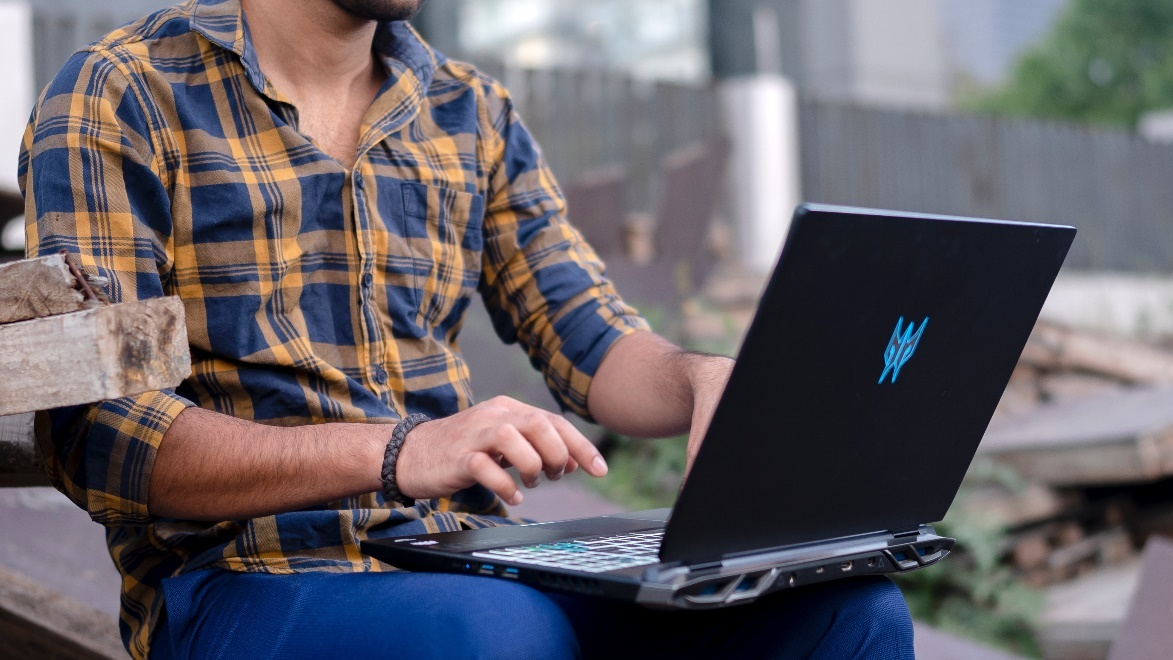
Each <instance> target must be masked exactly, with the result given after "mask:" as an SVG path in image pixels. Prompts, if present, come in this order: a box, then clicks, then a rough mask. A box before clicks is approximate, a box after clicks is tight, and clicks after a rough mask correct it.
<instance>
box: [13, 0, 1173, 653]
mask: <svg viewBox="0 0 1173 660" xmlns="http://www.w3.org/2000/svg"><path fill="white" fill-rule="evenodd" d="M167 4H169V3H168V2H166V1H165V0H120V1H119V2H117V3H113V2H110V3H97V2H92V1H90V0H35V1H31V2H30V1H26V0H0V34H2V35H3V37H2V38H0V89H2V90H4V91H3V92H2V94H0V145H3V150H4V151H3V153H7V154H8V163H9V165H8V166H7V167H0V248H2V249H3V252H2V253H0V258H2V259H14V258H19V256H21V254H22V252H23V218H22V217H21V214H22V208H23V205H22V202H21V200H20V196H19V193H18V191H17V189H16V165H15V163H16V153H17V147H18V144H19V140H20V136H21V133H22V132H23V129H24V124H25V122H26V120H27V117H28V113H29V110H30V108H31V107H32V104H33V101H34V99H35V96H36V94H37V93H38V92H39V90H41V89H42V88H43V87H44V86H45V85H46V84H47V82H48V81H49V80H50V78H51V77H52V76H53V74H54V72H55V71H56V70H57V68H58V67H59V66H60V65H61V64H62V63H63V62H64V61H65V59H66V58H67V57H68V56H69V55H70V54H71V53H72V52H73V51H74V50H75V49H77V48H78V47H80V46H83V45H85V44H86V43H89V42H91V41H93V40H94V39H96V38H98V37H100V36H101V35H102V34H104V33H105V32H107V31H109V30H111V29H112V28H114V27H116V26H118V25H120V24H122V23H125V22H128V21H131V20H134V19H136V18H138V17H139V16H142V15H144V14H146V13H149V12H151V11H154V10H156V9H159V8H161V7H163V6H166V5H167ZM414 23H415V24H416V26H417V28H418V29H419V30H420V31H421V33H423V34H424V36H425V37H426V38H427V39H428V40H429V41H430V42H431V43H432V45H433V46H435V47H436V48H437V49H439V50H441V51H442V52H444V53H446V54H447V55H448V56H450V57H454V58H458V59H463V60H468V61H471V62H473V63H475V64H477V65H478V66H479V67H481V68H482V69H483V70H484V71H486V72H488V73H489V74H491V75H493V76H495V77H497V78H498V79H500V80H501V81H503V82H504V84H505V85H506V87H507V88H508V89H509V90H510V91H511V93H512V94H513V97H514V100H515V103H516V106H517V108H518V110H519V112H520V113H521V116H522V118H523V120H524V121H525V122H526V124H527V125H528V126H529V127H530V129H531V131H532V132H533V133H534V134H535V136H536V137H537V138H538V140H539V142H540V143H541V144H542V147H543V150H544V153H545V156H546V158H547V159H548V161H549V163H550V164H551V166H552V168H553V170H554V172H555V174H556V175H557V176H558V179H559V181H560V183H561V185H562V187H563V189H564V192H565V193H566V195H567V198H568V200H569V214H570V219H571V221H572V222H573V223H575V224H576V225H578V226H579V227H580V229H581V230H582V231H583V232H584V234H586V236H587V237H588V239H590V241H591V242H592V244H594V245H595V247H596V248H597V250H598V251H599V253H600V254H601V255H602V256H603V257H604V259H605V260H606V262H607V264H608V270H609V272H610V274H611V275H612V277H613V279H614V280H615V281H616V283H617V285H618V286H619V289H620V292H621V293H623V294H624V295H625V297H627V298H628V299H629V300H631V301H633V302H634V303H635V304H636V305H637V306H638V307H640V309H641V310H642V311H643V312H644V313H645V314H646V315H647V316H648V318H649V319H650V320H651V321H652V323H653V324H654V325H655V326H656V328H657V330H659V331H660V332H662V333H664V334H666V335H667V336H669V337H671V338H673V339H674V340H676V341H678V342H680V343H682V344H684V345H686V346H689V347H692V348H697V349H703V350H709V351H716V352H722V353H726V354H731V355H732V354H734V353H735V352H736V350H737V346H738V343H739V342H740V339H741V333H742V332H743V331H744V329H745V326H746V323H747V322H748V320H749V318H750V317H751V315H752V312H753V309H754V306H755V304H756V300H757V296H758V295H759V293H760V290H761V287H762V285H763V283H764V278H765V275H766V274H767V273H768V271H769V268H770V266H771V265H772V263H773V260H774V258H775V256H776V255H777V253H778V250H779V248H780V246H781V243H782V241H783V239H784V236H785V232H786V228H787V223H788V218H789V214H790V212H791V210H792V209H793V207H794V206H795V205H796V204H797V203H799V202H800V201H810V202H825V203H835V204H849V205H857V206H870V207H879V208H894V209H901V210H907V211H923V212H935V213H946V214H955V215H969V216H984V217H996V218H1005V219H1013V220H1023V221H1028V222H1044V223H1047V222H1054V223H1064V224H1072V225H1075V226H1076V227H1078V228H1079V231H1080V233H1079V238H1078V239H1077V241H1076V244H1075V246H1074V248H1073V250H1072V252H1071V255H1070V257H1069V258H1068V261H1067V264H1066V266H1065V268H1064V272H1063V273H1062V275H1061V276H1060V280H1059V282H1058V283H1057V285H1056V287H1055V289H1054V291H1053V294H1052V296H1051V298H1050V299H1049V300H1048V303H1047V306H1046V309H1045V311H1044V315H1043V320H1042V321H1041V322H1040V325H1039V327H1038V328H1037V329H1036V332H1035V335H1034V336H1033V337H1032V340H1031V344H1030V345H1029V346H1028V349H1027V351H1026V352H1025V353H1024V354H1023V358H1022V361H1021V363H1020V366H1019V369H1018V370H1016V372H1015V376H1014V379H1013V380H1012V382H1011V385H1010V387H1009V388H1008V390H1007V393H1006V396H1005V397H1004V399H1003V402H1002V405H1001V406H1000V408H999V412H998V414H997V415H996V417H995V421H994V423H993V424H992V425H991V428H990V432H989V433H988V434H987V437H986V439H985V440H984V441H983V447H982V451H981V452H980V453H979V457H978V460H977V461H976V462H975V465H974V468H973V469H972V470H971V474H970V477H969V478H968V479H967V482H966V485H965V488H964V489H963V492H962V494H961V495H960V496H959V498H958V500H957V502H955V505H954V507H953V509H952V510H951V512H950V514H949V518H947V519H946V521H944V522H943V523H942V524H941V529H942V530H943V531H944V532H945V533H948V534H951V535H954V536H956V537H957V538H958V539H959V540H960V541H961V543H960V550H959V551H958V552H957V555H956V556H955V557H952V558H950V560H948V561H946V562H944V564H943V565H941V566H939V567H934V568H932V569H927V570H924V571H921V572H919V573H916V574H914V575H912V576H910V577H908V578H904V579H901V580H900V583H901V586H902V587H903V588H904V589H905V592H906V594H907V596H908V600H909V603H910V605H911V607H912V609H913V612H914V615H915V616H916V617H917V619H918V626H920V627H919V628H918V640H919V641H918V644H921V645H931V646H924V647H923V648H921V651H922V656H923V657H974V658H983V657H991V658H993V657H1007V656H1010V655H1017V656H1027V657H1038V656H1043V657H1053V658H1100V657H1106V656H1107V654H1108V653H1109V649H1110V648H1111V645H1112V644H1113V641H1114V640H1117V639H1118V638H1119V637H1120V636H1121V635H1127V634H1128V633H1127V632H1124V633H1122V632H1121V631H1122V630H1123V631H1127V630H1129V627H1128V626H1129V623H1128V622H1129V620H1130V612H1131V611H1132V610H1134V609H1135V607H1136V606H1135V605H1134V601H1136V600H1137V598H1138V597H1137V595H1136V594H1137V585H1138V584H1139V583H1141V582H1142V581H1143V580H1142V579H1141V577H1140V576H1141V574H1142V567H1143V566H1144V565H1145V562H1144V561H1143V558H1144V557H1145V556H1146V554H1145V548H1146V547H1147V546H1151V545H1152V543H1157V541H1154V539H1159V538H1161V537H1162V536H1169V535H1173V478H1171V475H1173V441H1171V440H1170V439H1169V438H1173V435H1171V433H1173V390H1171V389H1170V387H1171V386H1173V352H1171V349H1173V276H1171V274H1173V224H1171V223H1170V214H1171V212H1173V183H1171V182H1173V0H884V1H883V2H880V1H879V0H574V1H571V0H429V1H428V2H427V3H426V5H425V9H424V11H423V12H422V13H421V14H420V16H418V17H417V19H416V20H415V21H414ZM461 342H462V350H463V351H464V352H465V353H466V355H467V357H468V359H469V362H470V363H471V365H472V373H473V382H474V390H475V391H476V393H477V395H478V397H480V398H487V397H488V396H492V395H494V394H508V395H511V396H515V397H518V398H522V399H525V400H527V401H529V402H531V403H534V404H536V405H543V406H546V407H551V406H552V405H553V404H552V400H551V398H550V396H549V394H548V393H547V392H546V391H545V388H544V385H543V383H542V381H541V378H540V377H538V376H537V375H535V374H534V373H532V371H531V370H530V368H529V365H528V362H527V360H526V359H525V357H524V355H523V354H522V353H521V352H520V351H508V352H506V351H500V350H498V346H499V343H498V341H497V339H496V337H495V336H494V335H493V333H492V330H491V328H490V326H489V324H488V322H487V319H486V317H485V315H484V313H483V312H482V311H480V310H478V309H476V308H474V309H473V311H472V312H471V313H470V315H469V319H468V321H467V324H466V328H465V331H464V333H463V334H462V336H461ZM584 428H586V427H584ZM586 430H588V431H589V432H590V433H591V434H592V435H593V437H595V438H596V439H598V441H599V442H600V443H601V445H602V447H603V448H604V451H606V452H607V455H608V458H609V461H610V463H611V465H612V473H611V475H610V476H609V477H608V478H607V479H606V480H604V481H602V482H598V483H590V484H588V483H586V482H585V481H580V480H575V479H567V480H564V481H562V482H559V483H557V484H548V485H545V486H543V487H542V488H539V489H537V490H535V491H533V493H532V494H527V500H526V504H525V505H524V508H522V509H521V510H519V511H517V513H518V514H519V515H525V516H529V517H532V518H536V519H553V518H564V517H577V516H581V515H592V514H597V513H605V512H609V511H615V510H619V509H627V508H646V507H650V506H666V505H669V504H670V503H671V501H672V499H673V495H674V494H675V492H676V489H677V487H678V484H679V479H680V472H681V470H682V468H683V439H681V438H678V439H673V440H665V441H656V442H647V441H635V440H632V439H628V438H623V437H616V436H613V435H609V434H607V433H606V432H604V431H603V430H601V429H590V428H586ZM788 504H789V503H778V511H777V515H778V517H779V518H780V519H784V517H785V509H786V506H787V505H788ZM0 566H4V567H6V568H9V569H11V570H13V571H17V572H20V573H23V574H25V575H29V576H32V577H34V578H36V579H38V580H40V581H42V582H44V583H45V584H47V585H49V586H51V587H52V588H54V589H57V590H59V591H61V592H62V593H65V594H67V595H69V596H71V597H75V598H77V599H79V600H81V601H83V602H85V603H86V604H88V605H90V606H92V607H94V608H97V609H99V610H102V611H105V612H107V613H109V614H110V615H116V613H117V607H118V602H117V590H118V577H117V575H116V573H115V572H114V570H113V567H112V566H111V565H110V562H109V560H108V559H107V558H106V557H105V552H104V546H103V543H102V535H101V533H100V530H99V528H98V527H97V526H96V525H93V523H90V522H89V521H88V519H86V517H85V515H84V514H83V513H81V512H80V511H77V510H75V509H74V508H73V507H72V505H71V504H69V503H68V502H67V501H65V500H64V499H63V498H61V497H60V496H58V495H57V494H56V493H55V492H53V491H51V490H49V489H0ZM62 566H66V567H68V570H62ZM1170 589H1171V590H1173V585H1171V586H1170Z"/></svg>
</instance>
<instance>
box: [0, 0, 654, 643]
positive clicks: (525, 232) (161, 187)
mask: <svg viewBox="0 0 1173 660" xmlns="http://www.w3.org/2000/svg"><path fill="white" fill-rule="evenodd" d="M374 49H375V53H376V55H377V56H378V57H379V59H381V61H382V63H383V65H384V66H385V67H386V70H387V73H388V80H387V82H386V84H384V85H383V87H382V89H381V90H380V91H379V93H378V95H377V97H376V98H375V100H374V102H373V104H372V106H371V108H370V109H369V111H368V113H367V116H366V119H365V120H364V123H363V127H362V135H361V141H360V147H359V152H358V160H357V163H356V164H355V165H354V167H353V168H350V169H349V170H348V169H346V168H345V167H343V166H342V165H341V164H340V163H339V162H338V161H336V160H334V159H332V158H330V157H329V156H328V155H326V154H325V153H323V152H322V151H321V150H320V149H318V148H317V147H316V146H315V145H314V143H313V142H312V141H311V140H310V139H308V138H307V137H306V136H304V135H302V134H301V133H299V132H298V130H297V126H298V114H297V109H296V108H295V107H294V106H293V105H292V104H291V103H290V102H289V101H288V100H287V99H286V98H285V97H283V96H282V95H281V93H280V91H279V90H277V89H275V88H274V87H273V86H272V84H271V83H270V82H269V81H268V80H267V79H266V78H265V76H264V74H263V73H262V72H261V70H260V69H259V68H258V65H257V59H256V53H255V51H254V50H253V48H252V44H251V42H250V39H249V33H248V29H247V26H246V24H245V22H244V18H243V15H242V13H241V11H240V6H239V4H238V1H237V0H190V1H189V2H187V3H185V4H183V5H179V6H176V7H172V8H169V9H165V10H162V11H160V12H157V13H155V14H152V15H150V16H148V17H146V18H144V19H142V20H140V21H138V22H136V23H133V24H131V25H129V26H126V27H124V28H121V29H119V30H117V31H115V32H113V33H111V34H110V35H108V36H107V37H105V38H103V39H102V40H100V41H98V42H97V43H95V44H93V45H92V46H90V47H88V48H86V49H84V50H82V51H80V52H78V53H76V54H75V55H74V56H73V57H72V58H70V60H69V61H68V62H67V63H66V64H65V66H64V68H63V69H62V70H61V72H60V73H59V74H58V75H57V76H56V78H55V79H54V80H53V82H52V83H51V84H50V85H49V87H48V88H47V89H46V90H45V91H44V93H43V94H42V96H41V98H40V99H39V101H38V103H37V106H36V108H35V109H34V112H33V115H32V118H31V120H30V123H29V127H28V130H27V131H26V133H25V139H24V143H23V148H22V150H21V155H20V162H19V175H20V182H21V189H22V192H23V193H24V195H25V203H26V211H27V220H28V225H27V239H28V240H27V244H28V245H29V246H30V247H29V251H30V253H32V254H49V253H52V252H55V251H57V250H60V249H61V248H66V249H68V250H69V251H70V252H72V253H74V254H75V255H76V256H77V258H78V260H79V261H80V263H81V264H82V266H83V268H85V269H86V270H88V271H91V272H96V273H100V274H101V275H104V276H106V277H107V278H109V280H110V294H111V298H112V300H113V301H115V302H118V301H125V300H135V299H142V298H150V297H155V296H162V295H178V296H180V297H181V298H182V299H183V301H184V304H185V307H186V313H187V322H188V337H189V342H190V345H191V353H192V364H193V370H192V374H191V376H190V377H189V378H187V379H186V380H185V381H184V382H183V384H182V385H180V386H179V387H177V388H176V389H175V390H174V391H159V392H148V393H145V394H141V395H138V396H132V397H126V398H123V399H117V400H113V401H105V402H101V403H98V404H94V405H88V406H77V407H73V408H65V409H58V410H54V411H51V412H50V413H49V421H50V422H51V424H50V429H51V430H50V433H48V434H45V435H44V437H41V438H40V442H41V446H42V450H43V453H44V455H45V458H46V463H47V466H48V470H49V472H50V476H51V478H52V480H53V482H54V484H55V485H56V486H57V487H58V488H59V489H60V490H62V491H63V492H64V493H66V494H67V495H68V496H69V497H70V498H71V499H72V500H73V501H75V502H76V503H77V504H78V505H79V506H81V507H83V508H85V509H86V510H87V511H88V512H89V514H90V516H91V517H92V518H93V519H94V520H96V521H97V522H99V523H101V524H103V525H105V526H106V529H107V540H108V543H109V547H110V553H111V555H112V557H113V559H114V561H115V563H116V564H117V566H118V568H119V570H120V571H121V573H122V577H123V596H122V615H121V622H120V623H121V630H122V636H123V640H124V641H125V643H126V644H127V647H128V649H129V650H130V651H131V654H132V655H133V656H135V657H138V658H142V657H145V656H146V654H147V652H148V649H149V640H150V631H151V630H152V628H153V625H154V623H155V622H156V620H157V617H158V615H159V612H160V609H161V606H162V603H161V598H160V597H159V588H160V583H161V581H162V580H163V579H164V578H166V577H169V576H173V575H177V574H180V573H184V572H189V571H192V570H195V569H198V568H201V567H207V566H216V567H220V568H224V569H229V570H234V571H262V572H268V573H286V572H299V571H337V572H348V571H378V570H386V569H387V568H388V567H387V566H385V565H380V564H379V562H377V561H374V560H372V559H371V558H369V557H366V556H364V555H362V554H361V553H360V552H359V543H360V542H361V541H362V540H363V539H365V538H372V537H377V536H394V535H400V534H417V533H421V532H424V531H429V532H434V531H443V530H451V529H459V528H461V527H476V526H482V525H488V524H495V522H498V521H497V520H495V519H494V518H491V517H486V516H500V515H504V513H505V511H504V508H503V507H502V506H501V502H500V501H499V500H498V499H497V498H496V497H495V496H494V495H492V494H491V493H490V492H489V491H487V490H485V489H483V488H480V487H476V488H472V489H469V490H468V491H463V492H461V493H458V494H456V495H455V496H453V497H452V498H445V499H441V500H432V501H430V502H421V503H419V504H418V505H417V506H415V507H412V508H398V507H395V506H389V505H388V504H387V503H386V502H384V500H383V498H382V496H381V495H380V494H379V493H370V494H367V495H363V496H361V497H353V498H349V499H346V500H343V501H337V502H330V503H327V504H323V505H321V506H318V507H313V508H310V509H307V510H302V511H296V512H290V513H284V514H280V515H276V516H269V517H264V518H257V519H253V520H237V521H225V522H221V523H199V522H191V521H181V520H171V519H164V518H160V517H157V516H154V515H152V513H151V503H150V501H149V500H148V497H147V493H148V486H149V482H150V477H151V467H152V464H153V461H154V458H155V453H156V450H157V448H158V446H159V443H160V441H161V440H162V438H163V435H164V434H165V433H166V431H167V429H168V426H169V424H170V423H171V421H172V420H173V419H174V418H175V417H176V415H178V414H179V413H180V412H181V411H182V410H183V409H184V408H185V407H186V406H192V405H198V406H202V407H205V408H210V409H214V410H217V411H219V412H222V413H226V414H229V415H234V416H236V417H241V418H245V419H251V420H255V421H257V422H262V423H265V424H275V425H296V424H314V423H324V422H330V421H349V422H373V423H390V422H394V421H395V420H397V419H399V418H401V417H402V416H405V415H407V414H409V413H415V412H422V413H425V414H427V415H430V416H433V417H440V416H445V415H451V414H453V413H455V412H457V411H459V410H462V409H464V408H466V407H468V406H470V405H471V404H472V403H473V395H472V392H471V390H470V387H469V374H468V368H467V366H466V364H465V362H464V361H463V360H462V359H461V356H460V353H459V351H458V348H457V343H456V339H457V334H458V333H459V331H460V327H461V322H462V319H463V315H464V312H465V310H466V308H467V305H468V303H469V298H470V296H471V295H472V294H474V293H479V294H480V295H481V296H482V297H483V299H484V301H485V303H486V306H487V308H488V309H489V312H490V314H491V316H492V320H493V323H494V327H495V329H496V331H497V333H498V334H499V335H500V337H501V338H502V339H503V340H504V341H505V342H514V341H516V342H518V343H520V344H521V345H522V346H523V347H524V348H525V350H526V351H527V352H528V354H529V356H530V358H531V360H532V362H533V364H534V365H535V367H537V368H539V369H540V370H541V371H542V372H543V373H544V374H545V378H546V381H547V384H548V385H549V387H550V389H551V391H552V392H553V393H554V394H555V396H556V398H557V400H558V401H559V402H560V404H561V405H562V406H563V407H564V408H566V409H570V410H573V411H575V412H577V413H578V414H580V415H586V414H587V409H586V400H587V389H588V387H589V385H590V381H591V377H592V375H593V374H594V372H595V369H596V368H597V367H598V365H599V363H600V361H601V360H602V357H603V355H604V353H605V351H606V350H607V348H608V346H610V345H611V344H612V343H613V342H614V341H615V340H616V339H617V338H619V337H620V336H622V335H624V334H626V333H629V332H632V331H635V330H638V329H644V328H646V327H647V326H646V323H645V322H644V321H643V319H641V318H640V317H639V315H638V314H637V312H636V311H635V310H633V309H632V308H630V307H629V306H627V305H625V304H624V303H623V302H622V301H621V300H620V298H619V297H618V295H617V294H616V292H615V290H614V288H613V287H612V285H611V284H610V283H609V282H608V281H607V279H606V278H605V277H604V275H603V266H602V264H601V263H600V261H599V259H598V258H597V256H596V255H595V253H594V252H593V251H592V250H591V249H590V247H589V246H588V245H587V244H586V243H585V242H584V241H583V239H582V237H581V235H580V234H579V233H578V232H577V231H576V230H575V229H574V228H573V227H571V225H569V224H568V223H567V221H566V219H565V205H564V202H563V198H562V195H561V193H560V192H559V190H558V188H557V185H556V183H555V182H554V179H553V177H552V176H551V174H550V172H549V170H548V169H547V167H546V165H545V164H544V162H543V160H542V156H541V154H540V152H539V150H538V148H537V146H536V144H535V143H534V141H533V139H532V137H531V136H530V135H529V133H528V132H527V131H526V129H525V127H524V126H523V125H522V124H521V122H520V121H519V119H518V116H517V114H516V113H515V112H514V111H513V108H512V106H511V103H510V100H509V97H508V95H507V94H506V92H505V90H504V89H502V87H501V86H500V85H499V84H498V83H496V82H495V81H493V80H491V79H489V78H487V77H485V76H483V75H481V74H479V73H478V72H477V71H476V70H475V69H474V68H472V67H470V66H468V65H466V64H461V63H458V62H453V61H450V60H447V59H445V58H444V56H443V55H441V54H439V53H437V52H435V51H433V50H431V49H430V48H429V47H428V46H427V45H426V44H424V43H423V42H422V41H421V40H420V39H419V37H418V35H416V34H415V32H414V31H413V30H412V29H411V28H410V27H409V26H408V25H406V24H403V23H391V24H385V25H381V26H380V28H379V30H378V34H377V37H376V40H375V43H374Z"/></svg>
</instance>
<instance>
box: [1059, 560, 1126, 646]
mask: <svg viewBox="0 0 1173 660" xmlns="http://www.w3.org/2000/svg"><path fill="white" fill-rule="evenodd" d="M1139 578H1140V562H1138V561H1133V562H1130V563H1128V564H1124V565H1122V566H1113V567H1109V568H1105V569H1102V570H1099V571H1096V572H1094V573H1091V574H1090V575H1086V576H1084V577H1081V578H1077V579H1075V580H1072V581H1070V582H1066V583H1063V584H1057V585H1055V586H1053V587H1050V588H1049V589H1047V596H1046V606H1045V607H1044V610H1043V615H1042V618H1041V621H1040V622H1039V632H1038V639H1039V646H1040V647H1041V649H1042V652H1043V658H1055V659H1056V660H1058V659H1060V658H1062V659H1063V660H1085V659H1086V660H1093V659H1095V660H1101V659H1102V658H1104V657H1105V656H1106V655H1107V654H1108V649H1109V647H1110V646H1111V644H1112V640H1113V639H1115V637H1116V633H1117V631H1118V630H1119V629H1120V625H1121V622H1122V621H1124V617H1125V614H1126V612H1127V611H1128V604H1129V602H1130V601H1131V600H1132V597H1133V594H1134V593H1135V592H1136V588H1137V584H1138V581H1139Z"/></svg>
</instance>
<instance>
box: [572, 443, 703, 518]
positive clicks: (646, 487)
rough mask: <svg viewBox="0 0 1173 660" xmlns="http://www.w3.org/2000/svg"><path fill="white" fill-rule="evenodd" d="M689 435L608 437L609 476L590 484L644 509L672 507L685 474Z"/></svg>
mask: <svg viewBox="0 0 1173 660" xmlns="http://www.w3.org/2000/svg"><path fill="white" fill-rule="evenodd" d="M687 446H688V436H680V437H676V438H666V439H663V440H637V439H632V438H627V437H624V436H616V435H612V436H608V437H607V440H606V442H605V443H604V445H603V447H602V450H603V452H604V453H605V454H606V455H607V468H608V471H607V478H606V479H591V480H590V481H589V483H590V484H591V485H592V486H593V487H594V488H595V489H596V490H598V491H599V492H600V493H601V494H602V495H603V496H604V497H606V498H607V499H609V500H611V501H613V502H619V503H620V504H622V505H624V506H625V507H627V508H629V509H631V510H633V511H640V510H644V509H659V508H662V507H669V506H672V503H673V502H675V501H676V494H677V493H678V492H679V490H680V482H681V479H682V478H683V475H684V464H685V450H686V448H687Z"/></svg>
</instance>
